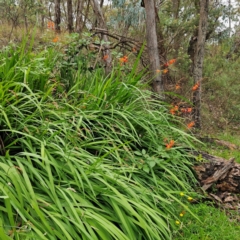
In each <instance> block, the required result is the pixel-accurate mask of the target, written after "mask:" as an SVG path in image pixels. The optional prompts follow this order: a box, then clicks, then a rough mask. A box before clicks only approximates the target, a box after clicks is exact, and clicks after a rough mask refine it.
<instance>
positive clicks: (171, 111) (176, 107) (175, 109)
mask: <svg viewBox="0 0 240 240" xmlns="http://www.w3.org/2000/svg"><path fill="white" fill-rule="evenodd" d="M177 111H178V106H177V105H175V106H174V107H173V108H171V109H170V113H171V114H172V115H174V114H175V113H176V112H177Z"/></svg>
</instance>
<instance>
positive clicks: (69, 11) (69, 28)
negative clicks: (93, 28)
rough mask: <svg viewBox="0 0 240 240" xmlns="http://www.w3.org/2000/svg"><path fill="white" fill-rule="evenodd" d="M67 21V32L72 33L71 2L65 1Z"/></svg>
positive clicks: (69, 0) (70, 0)
mask: <svg viewBox="0 0 240 240" xmlns="http://www.w3.org/2000/svg"><path fill="white" fill-rule="evenodd" d="M67 20H68V32H69V33H72V32H73V8H72V0H67Z"/></svg>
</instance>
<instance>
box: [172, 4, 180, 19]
mask: <svg viewBox="0 0 240 240" xmlns="http://www.w3.org/2000/svg"><path fill="white" fill-rule="evenodd" d="M172 7H173V17H174V19H177V18H178V14H179V7H180V0H172Z"/></svg>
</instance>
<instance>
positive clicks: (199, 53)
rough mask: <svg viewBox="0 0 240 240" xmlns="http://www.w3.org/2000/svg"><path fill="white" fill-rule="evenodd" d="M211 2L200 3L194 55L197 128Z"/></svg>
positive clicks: (203, 1)
mask: <svg viewBox="0 0 240 240" xmlns="http://www.w3.org/2000/svg"><path fill="white" fill-rule="evenodd" d="M208 10H209V0H201V1H200V19H199V26H198V36H197V44H196V51H195V54H194V67H193V78H194V83H195V85H194V86H195V90H194V89H193V90H194V92H193V105H194V115H193V117H194V122H195V126H196V127H197V128H201V114H200V111H201V82H202V77H203V59H204V48H205V42H206V36H207V24H208Z"/></svg>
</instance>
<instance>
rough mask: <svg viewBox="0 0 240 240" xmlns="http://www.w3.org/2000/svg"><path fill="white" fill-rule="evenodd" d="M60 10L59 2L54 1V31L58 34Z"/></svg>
mask: <svg viewBox="0 0 240 240" xmlns="http://www.w3.org/2000/svg"><path fill="white" fill-rule="evenodd" d="M60 24H61V8H60V0H55V31H56V32H57V33H60V31H61V27H60Z"/></svg>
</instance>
